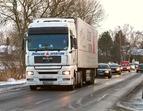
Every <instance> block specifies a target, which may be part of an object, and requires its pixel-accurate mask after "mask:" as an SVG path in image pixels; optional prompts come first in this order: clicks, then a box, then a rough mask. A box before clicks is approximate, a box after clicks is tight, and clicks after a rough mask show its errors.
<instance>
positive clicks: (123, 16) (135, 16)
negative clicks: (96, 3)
mask: <svg viewBox="0 0 143 111" xmlns="http://www.w3.org/2000/svg"><path fill="white" fill-rule="evenodd" d="M101 3H102V5H103V8H104V10H105V18H104V20H103V22H102V26H101V28H100V30H103V31H104V30H108V29H112V30H114V28H115V27H117V26H123V25H124V24H130V25H131V26H133V27H134V28H135V29H136V30H143V0H101Z"/></svg>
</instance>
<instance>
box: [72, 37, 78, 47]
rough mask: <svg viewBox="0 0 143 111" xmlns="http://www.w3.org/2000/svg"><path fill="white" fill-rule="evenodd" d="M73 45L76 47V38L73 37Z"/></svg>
mask: <svg viewBox="0 0 143 111" xmlns="http://www.w3.org/2000/svg"><path fill="white" fill-rule="evenodd" d="M73 47H74V48H75V49H77V39H76V38H73Z"/></svg>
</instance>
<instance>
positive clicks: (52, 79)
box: [39, 78, 57, 81]
mask: <svg viewBox="0 0 143 111" xmlns="http://www.w3.org/2000/svg"><path fill="white" fill-rule="evenodd" d="M39 80H40V81H57V79H56V78H49V79H39Z"/></svg>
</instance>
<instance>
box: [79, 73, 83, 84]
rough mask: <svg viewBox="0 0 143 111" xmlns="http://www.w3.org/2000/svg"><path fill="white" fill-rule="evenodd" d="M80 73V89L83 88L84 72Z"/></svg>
mask: <svg viewBox="0 0 143 111" xmlns="http://www.w3.org/2000/svg"><path fill="white" fill-rule="evenodd" d="M79 73H80V83H79V87H82V86H83V78H82V71H80V72H79Z"/></svg>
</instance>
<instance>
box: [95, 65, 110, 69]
mask: <svg viewBox="0 0 143 111" xmlns="http://www.w3.org/2000/svg"><path fill="white" fill-rule="evenodd" d="M98 68H99V69H108V68H109V66H108V65H98Z"/></svg>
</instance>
